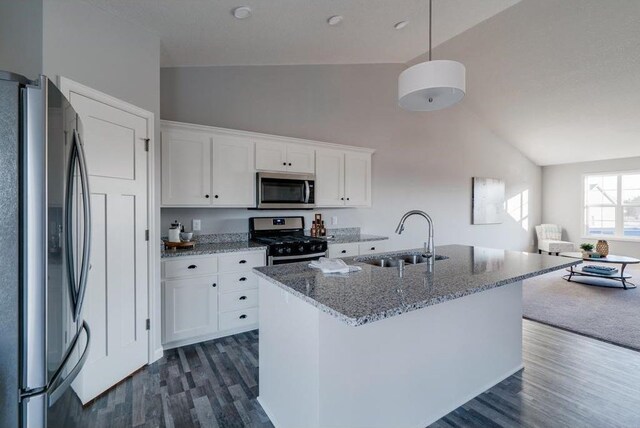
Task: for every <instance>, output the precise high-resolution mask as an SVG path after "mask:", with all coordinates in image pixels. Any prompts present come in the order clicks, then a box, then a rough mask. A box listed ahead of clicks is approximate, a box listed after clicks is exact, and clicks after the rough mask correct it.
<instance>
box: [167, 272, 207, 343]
mask: <svg viewBox="0 0 640 428" xmlns="http://www.w3.org/2000/svg"><path fill="white" fill-rule="evenodd" d="M217 278H218V277H217V276H215V275H213V276H205V277H199V278H192V279H181V280H175V281H165V283H164V314H163V316H164V342H165V343H169V342H173V341H176V340H183V339H189V338H192V337H198V336H202V335H206V334H210V333H215V332H216V331H218V289H217V282H218V279H217Z"/></svg>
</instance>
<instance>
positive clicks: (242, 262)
mask: <svg viewBox="0 0 640 428" xmlns="http://www.w3.org/2000/svg"><path fill="white" fill-rule="evenodd" d="M246 262H247V261H246V260H240V261H239V262H238V263H240V264H241V265H243V264H245V263H246Z"/></svg>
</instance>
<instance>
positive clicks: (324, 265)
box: [309, 257, 362, 273]
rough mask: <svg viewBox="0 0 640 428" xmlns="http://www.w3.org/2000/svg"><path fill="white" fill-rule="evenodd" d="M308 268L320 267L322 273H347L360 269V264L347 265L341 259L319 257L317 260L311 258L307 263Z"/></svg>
mask: <svg viewBox="0 0 640 428" xmlns="http://www.w3.org/2000/svg"><path fill="white" fill-rule="evenodd" d="M309 267H310V268H314V269H320V270H321V271H322V273H349V272H358V271H360V270H362V268H361V267H360V266H349V265H348V264H346V263H345V262H344V260H341V259H328V258H326V257H320V259H319V260H313V261H312V262H311V263H309Z"/></svg>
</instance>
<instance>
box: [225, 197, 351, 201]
mask: <svg viewBox="0 0 640 428" xmlns="http://www.w3.org/2000/svg"><path fill="white" fill-rule="evenodd" d="M216 198H217V196H216ZM348 200H349V198H347V201H348Z"/></svg>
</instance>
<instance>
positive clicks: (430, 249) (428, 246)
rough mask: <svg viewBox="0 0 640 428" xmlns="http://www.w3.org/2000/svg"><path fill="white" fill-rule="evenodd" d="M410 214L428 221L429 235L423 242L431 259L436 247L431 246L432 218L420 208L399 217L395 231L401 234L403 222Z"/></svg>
mask: <svg viewBox="0 0 640 428" xmlns="http://www.w3.org/2000/svg"><path fill="white" fill-rule="evenodd" d="M412 215H419V216H422V217H424V218H425V219H426V220H427V223H429V237H428V238H427V242H425V243H424V251H425V253H426V254H427V255H428V256H429V257H430V259H431V261H433V259H434V258H435V256H436V249H435V247H434V246H433V220H431V217H429V214H427V213H426V212H424V211H420V210H412V211H409V212H407V213H406V214H405V215H403V216H402V218H401V219H400V223H398V227H396V233H397V234H398V235H400V234H402V231H403V230H404V222H405V221H406V220H407V219H408V218H409V217H411V216H412Z"/></svg>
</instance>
